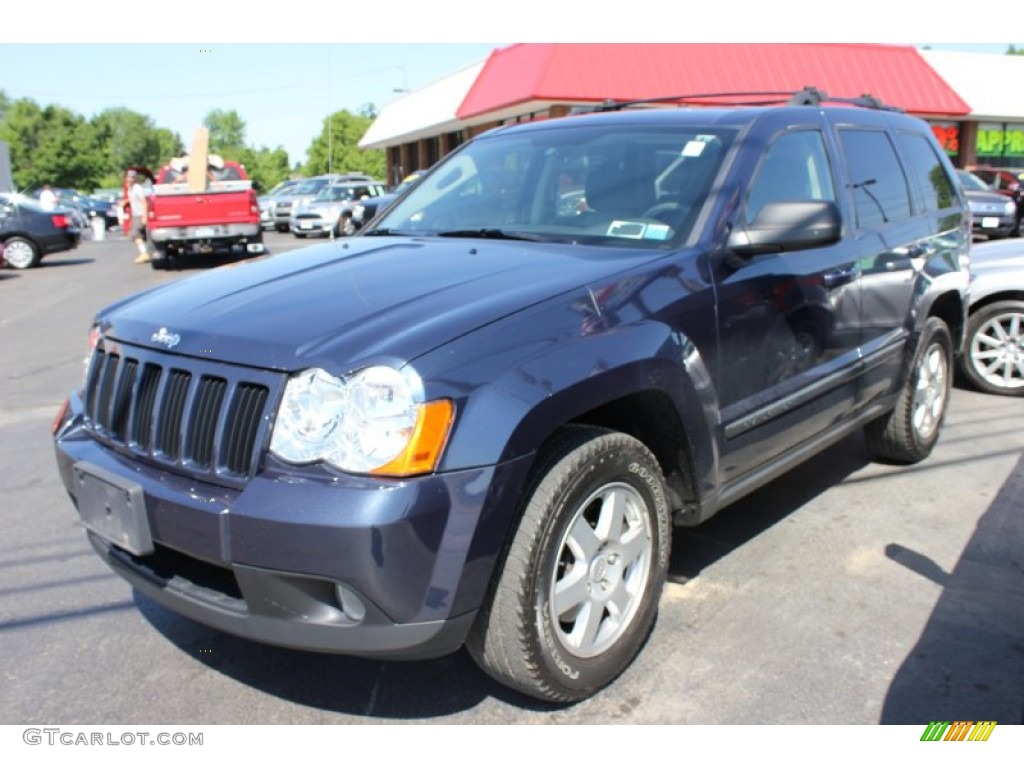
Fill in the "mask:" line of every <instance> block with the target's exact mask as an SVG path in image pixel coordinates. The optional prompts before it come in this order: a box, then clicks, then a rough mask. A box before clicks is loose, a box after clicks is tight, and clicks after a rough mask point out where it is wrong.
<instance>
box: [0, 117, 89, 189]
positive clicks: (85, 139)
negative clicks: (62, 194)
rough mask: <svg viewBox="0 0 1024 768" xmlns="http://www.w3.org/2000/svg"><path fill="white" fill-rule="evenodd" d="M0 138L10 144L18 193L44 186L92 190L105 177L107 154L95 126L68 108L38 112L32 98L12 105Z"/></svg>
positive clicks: (1, 123) (0, 121)
mask: <svg viewBox="0 0 1024 768" xmlns="http://www.w3.org/2000/svg"><path fill="white" fill-rule="evenodd" d="M0 140H2V141H6V142H7V143H8V145H9V146H10V151H11V169H12V175H13V177H14V183H15V184H16V185H17V186H18V188H19V189H30V188H31V189H35V188H38V187H40V186H42V185H43V184H52V185H54V186H58V187H74V188H80V189H92V188H93V187H94V186H96V184H97V182H98V181H99V179H100V177H101V176H102V174H103V168H104V158H103V153H102V152H101V151H100V150H99V145H98V142H97V140H96V134H95V131H94V129H93V127H92V125H91V124H90V123H89V122H88V121H87V120H86V119H85V118H84V117H82V116H81V115H76V114H74V113H73V112H71V111H70V110H68V109H65V108H64V107H58V106H54V105H48V106H46V107H42V108H40V107H39V105H38V104H36V103H35V102H34V101H32V100H31V99H18V100H17V101H15V102H12V103H9V104H8V106H7V107H6V109H5V111H4V115H3V119H2V120H0Z"/></svg>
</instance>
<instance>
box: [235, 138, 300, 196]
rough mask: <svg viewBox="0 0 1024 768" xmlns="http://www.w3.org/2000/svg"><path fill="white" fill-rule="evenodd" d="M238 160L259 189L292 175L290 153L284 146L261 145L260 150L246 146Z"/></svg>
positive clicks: (269, 186) (268, 187)
mask: <svg viewBox="0 0 1024 768" xmlns="http://www.w3.org/2000/svg"><path fill="white" fill-rule="evenodd" d="M238 160H239V162H241V163H242V165H244V166H245V171H246V174H247V175H248V176H249V178H250V179H252V181H253V185H254V186H255V187H256V188H257V189H258V190H263V191H265V190H268V189H270V188H271V187H273V186H274V185H275V184H277V183H278V182H280V181H284V180H285V179H287V178H288V177H290V176H291V170H290V168H289V165H288V153H287V152H286V151H285V150H284V147H280V146H279V147H277V148H276V149H267V148H266V147H260V148H259V149H258V150H257V149H250V148H249V147H245V148H243V149H242V151H241V155H240V157H239V158H238Z"/></svg>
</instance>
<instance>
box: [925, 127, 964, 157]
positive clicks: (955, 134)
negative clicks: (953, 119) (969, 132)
mask: <svg viewBox="0 0 1024 768" xmlns="http://www.w3.org/2000/svg"><path fill="white" fill-rule="evenodd" d="M931 126H932V133H934V134H935V138H936V139H937V140H938V142H939V146H940V147H942V149H943V150H945V152H946V154H947V155H949V156H950V158H955V157H956V156H957V155H959V154H960V124H959V123H932V124H931Z"/></svg>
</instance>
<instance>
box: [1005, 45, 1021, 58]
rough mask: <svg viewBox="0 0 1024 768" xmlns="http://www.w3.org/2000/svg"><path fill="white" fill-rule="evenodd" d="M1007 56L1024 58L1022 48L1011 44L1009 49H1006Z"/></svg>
mask: <svg viewBox="0 0 1024 768" xmlns="http://www.w3.org/2000/svg"><path fill="white" fill-rule="evenodd" d="M1006 54H1007V55H1008V56H1024V48H1018V47H1017V46H1015V45H1014V44H1013V43H1010V47H1009V48H1007V49H1006Z"/></svg>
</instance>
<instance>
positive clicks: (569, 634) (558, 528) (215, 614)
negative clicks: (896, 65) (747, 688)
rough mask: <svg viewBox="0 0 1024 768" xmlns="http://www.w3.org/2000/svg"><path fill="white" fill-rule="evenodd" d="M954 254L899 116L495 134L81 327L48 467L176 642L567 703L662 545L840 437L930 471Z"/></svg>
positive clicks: (938, 187)
mask: <svg viewBox="0 0 1024 768" xmlns="http://www.w3.org/2000/svg"><path fill="white" fill-rule="evenodd" d="M858 103H864V104H865V105H869V104H873V103H874V102H872V101H869V100H858ZM566 168H582V169H586V170H587V173H586V177H585V180H584V191H585V202H586V208H585V210H580V209H579V208H576V207H574V208H571V209H565V207H564V206H563V205H562V201H561V195H562V194H563V193H564V192H566V191H567V190H566V188H565V187H566V184H565V183H564V177H565V173H564V171H565V169H566ZM970 241H971V231H970V222H969V214H968V209H967V203H966V201H965V199H964V197H963V194H962V191H961V189H960V185H959V184H958V183H957V182H956V176H955V174H954V170H953V168H952V166H951V165H950V162H949V160H948V158H947V157H946V156H945V154H944V153H943V151H942V149H941V148H940V147H939V145H938V144H937V142H936V140H935V137H934V136H933V134H932V131H931V129H930V127H929V126H928V125H927V124H926V123H925V122H923V121H921V120H919V119H916V118H913V117H910V116H908V115H906V114H902V113H899V112H897V111H893V110H886V109H876V108H869V107H868V106H865V107H851V106H846V107H836V106H829V105H827V104H825V103H824V101H823V99H822V97H821V95H820V94H817V93H815V92H805V93H801V94H799V95H798V96H797V99H796V101H795V102H794V105H790V106H779V107H775V108H767V107H762V108H749V107H746V108H744V107H729V108H705V109H637V110H624V111H621V112H607V113H603V114H591V115H581V116H573V117H566V118H560V119H552V120H545V121H540V122H532V123H523V124H518V125H514V126H505V127H502V128H497V129H495V130H492V131H490V132H487V133H484V134H482V135H480V136H477V137H475V138H473V139H472V140H470V141H469V142H467V143H465V144H463V145H461V146H460V147H459V148H458V149H457V150H455V151H454V152H453V153H451V154H449V155H448V156H447V157H446V158H445V159H444V160H442V161H441V164H440V165H438V166H437V167H436V168H434V169H432V171H431V173H430V174H428V175H427V176H426V177H425V178H424V179H423V180H422V181H421V182H420V183H419V184H417V186H416V187H415V188H414V189H412V190H411V191H409V192H408V194H407V195H405V196H403V197H402V198H401V199H400V200H398V201H397V202H396V203H395V204H394V205H393V206H392V207H390V208H389V209H388V210H387V211H386V212H384V213H383V214H382V215H381V216H379V217H377V218H376V219H375V223H374V224H373V225H372V226H371V227H369V228H368V229H366V230H364V232H362V233H361V234H360V235H359V236H357V237H354V238H350V239H345V240H343V241H341V242H340V244H339V243H331V244H323V245H317V246H313V247H310V248H304V249H301V250H299V251H292V252H290V253H284V254H280V255H278V256H275V257H274V258H272V259H264V260H259V261H255V262H250V263H247V264H244V265H241V266H238V267H237V268H233V269H230V270H215V271H213V272H211V273H207V274H201V275H197V276H194V277H192V278H189V279H186V280H180V281H176V282H174V283H169V284H165V285H162V286H160V288H159V289H157V290H150V291H148V292H145V293H142V294H139V295H136V296H134V297H131V298H127V299H124V300H122V301H119V302H118V303H116V304H114V305H113V306H111V307H108V308H106V309H104V310H102V311H101V312H100V313H99V314H98V316H97V317H96V318H95V323H94V325H93V326H92V328H91V333H90V338H91V339H92V343H93V347H94V348H93V351H92V354H91V358H90V363H89V370H88V373H87V375H86V378H85V381H84V383H83V385H82V387H81V388H80V389H78V390H76V391H74V392H73V393H72V394H71V395H70V397H69V398H68V400H67V402H66V403H65V406H64V409H63V410H62V412H61V413H60V414H59V415H58V418H57V419H56V420H55V423H54V439H55V447H56V458H57V463H58V467H59V472H60V477H61V480H62V482H63V484H64V486H65V487H66V489H67V490H68V492H69V495H70V497H71V499H72V500H73V502H74V503H75V504H76V505H77V509H78V514H79V516H80V519H81V520H82V522H83V524H84V527H85V529H86V531H87V535H88V538H89V541H90V542H91V544H92V546H93V547H94V548H95V550H96V551H97V553H98V554H99V555H100V556H101V557H102V558H103V559H104V560H105V561H106V562H107V563H108V564H109V565H110V566H111V567H112V568H113V570H114V571H116V572H117V573H118V574H119V575H121V576H122V577H124V578H125V579H127V580H128V581H129V582H130V583H131V584H132V585H133V586H134V587H135V588H136V589H137V590H138V591H139V592H140V593H142V594H144V595H146V596H147V597H149V598H150V599H152V600H154V601H156V602H158V603H160V604H161V605H163V606H166V607H168V608H170V609H172V610H175V611H178V612H180V613H183V614H185V615H187V616H189V617H190V618H192V619H194V620H196V621H200V622H203V623H205V624H207V625H210V626H212V627H216V628H218V629H220V630H223V631H226V632H231V633H235V634H238V635H242V636H245V637H248V638H251V639H255V640H259V641H263V642H268V643H275V644H281V645H285V646H289V647H292V648H301V649H308V650H316V651H327V652H332V653H346V654H351V655H357V656H368V657H377V658H405V659H411V658H431V657H436V656H440V655H444V654H447V653H450V652H453V651H455V650H456V649H458V648H459V647H460V646H462V645H465V646H466V647H467V648H468V650H469V653H470V654H471V655H472V657H473V658H474V659H475V660H476V661H477V663H478V664H479V665H480V666H481V667H482V668H483V669H484V670H485V671H486V672H487V673H488V674H490V675H491V676H493V677H494V678H495V679H497V680H499V681H501V682H502V683H503V684H505V685H508V686H510V687H512V688H514V689H517V690H519V691H522V692H525V693H527V694H529V695H531V696H535V697H538V698H540V699H545V700H551V701H576V700H579V699H583V698H585V697H587V696H590V695H592V694H594V693H595V692H596V691H598V690H600V689H601V688H602V687H604V686H606V685H608V684H609V683H610V682H611V681H612V680H614V679H615V678H616V677H617V676H618V675H619V674H621V673H622V672H623V670H624V669H625V668H626V667H627V666H628V665H629V664H630V662H631V661H632V659H633V658H634V657H635V656H636V655H637V654H638V653H639V652H640V650H641V648H642V647H643V645H644V643H645V641H646V640H647V637H648V635H649V633H650V632H651V630H652V628H653V626H654V623H655V616H656V612H657V610H658V603H659V597H660V595H661V591H662V587H663V585H664V583H665V580H666V570H667V567H668V561H669V553H670V551H671V547H672V544H671V536H672V528H673V524H675V525H697V524H699V523H701V522H702V521H704V520H706V519H708V518H709V517H711V516H712V515H714V514H716V513H718V512H719V511H720V510H722V509H723V508H725V507H726V506H727V505H728V504H729V503H731V502H733V501H735V500H736V499H739V498H741V497H743V496H744V495H746V494H747V493H749V492H751V491H753V490H754V489H756V488H758V487H760V486H762V485H763V484H765V483H767V482H768V481H769V480H772V479H774V478H777V477H779V476H780V475H782V474H783V473H785V472H786V471H788V470H789V469H791V468H793V467H794V466H796V465H797V464H798V463H800V462H802V461H805V460H806V459H808V458H809V457H811V456H813V455H814V454H816V453H817V452H819V451H821V450H822V449H824V448H826V447H827V446H829V445H832V444H833V443H835V442H836V441H837V440H840V439H842V438H843V437H844V436H846V435H849V434H850V433H852V432H854V431H855V430H860V429H861V428H863V429H864V432H865V435H866V440H867V444H868V447H869V449H870V450H871V451H872V453H874V454H875V455H877V456H880V457H882V458H884V459H886V460H888V461H890V462H898V463H913V462H918V461H921V460H922V459H924V458H925V457H927V456H928V455H929V453H930V452H931V451H932V449H933V447H934V446H935V444H936V441H937V440H938V439H939V434H940V431H941V427H942V424H943V420H944V417H945V414H946V406H947V404H948V402H949V387H950V381H951V379H952V370H953V365H954V349H956V348H958V345H959V342H960V341H961V340H962V338H963V333H964V327H965V325H966V302H967V299H966V290H967V286H968V273H967V268H966V262H967V257H968V253H969V248H970ZM84 330H85V329H83V331H84ZM682 556H683V557H685V553H682ZM794 556H797V557H798V556H799V553H795V555H794ZM735 663H737V664H740V665H742V664H743V663H745V661H744V660H743V659H736V660H735ZM640 686H641V687H642V686H643V684H642V683H640Z"/></svg>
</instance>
